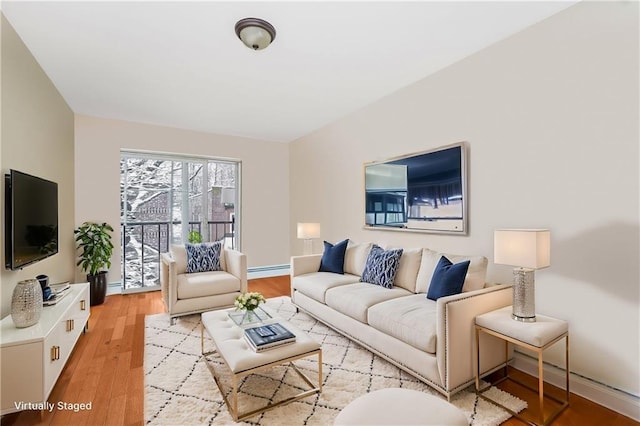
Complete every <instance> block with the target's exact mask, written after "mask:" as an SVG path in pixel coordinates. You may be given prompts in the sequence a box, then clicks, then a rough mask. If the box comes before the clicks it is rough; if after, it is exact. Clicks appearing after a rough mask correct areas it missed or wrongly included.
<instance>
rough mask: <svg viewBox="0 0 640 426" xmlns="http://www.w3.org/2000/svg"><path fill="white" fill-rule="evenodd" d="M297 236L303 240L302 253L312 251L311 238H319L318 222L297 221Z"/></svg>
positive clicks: (310, 252) (306, 253) (307, 253)
mask: <svg viewBox="0 0 640 426" xmlns="http://www.w3.org/2000/svg"><path fill="white" fill-rule="evenodd" d="M298 238H299V239H301V240H304V252H303V253H304V255H305V256H306V255H309V254H312V253H313V241H312V240H313V239H314V238H320V224H319V223H298Z"/></svg>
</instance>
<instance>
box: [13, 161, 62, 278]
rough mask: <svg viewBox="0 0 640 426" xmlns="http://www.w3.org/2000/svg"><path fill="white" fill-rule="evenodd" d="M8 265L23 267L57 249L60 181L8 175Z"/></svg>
mask: <svg viewBox="0 0 640 426" xmlns="http://www.w3.org/2000/svg"><path fill="white" fill-rule="evenodd" d="M5 238H6V239H5V267H6V268H7V269H12V270H16V269H21V268H24V267H25V266H27V265H31V264H32V263H35V262H37V261H39V260H42V259H45V258H47V257H49V256H52V255H54V254H56V253H57V252H58V184H57V183H55V182H51V181H49V180H46V179H42V178H39V177H36V176H32V175H29V174H27V173H23V172H19V171H17V170H11V171H10V173H8V174H6V175H5Z"/></svg>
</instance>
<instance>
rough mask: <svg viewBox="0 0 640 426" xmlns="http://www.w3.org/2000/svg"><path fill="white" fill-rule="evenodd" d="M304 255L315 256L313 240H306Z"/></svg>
mask: <svg viewBox="0 0 640 426" xmlns="http://www.w3.org/2000/svg"><path fill="white" fill-rule="evenodd" d="M303 254H304V255H305V256H309V255H311V254H313V240H312V239H311V238H305V239H304V248H303Z"/></svg>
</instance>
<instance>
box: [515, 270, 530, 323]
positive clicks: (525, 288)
mask: <svg viewBox="0 0 640 426" xmlns="http://www.w3.org/2000/svg"><path fill="white" fill-rule="evenodd" d="M534 274H535V271H534V270H533V269H528V268H516V269H514V270H513V313H512V314H511V318H512V319H514V320H515V321H521V322H535V321H536V306H535V305H536V296H535V287H534Z"/></svg>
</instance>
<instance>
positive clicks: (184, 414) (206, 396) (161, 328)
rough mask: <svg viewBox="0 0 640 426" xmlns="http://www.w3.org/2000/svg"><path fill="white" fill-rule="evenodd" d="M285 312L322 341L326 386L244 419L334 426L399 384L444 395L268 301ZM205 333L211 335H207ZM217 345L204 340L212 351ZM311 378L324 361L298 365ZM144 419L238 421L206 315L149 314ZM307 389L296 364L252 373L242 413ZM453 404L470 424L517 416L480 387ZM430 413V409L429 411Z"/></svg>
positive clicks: (286, 302) (497, 394)
mask: <svg viewBox="0 0 640 426" xmlns="http://www.w3.org/2000/svg"><path fill="white" fill-rule="evenodd" d="M267 303H268V305H269V306H270V307H271V308H273V309H275V310H276V311H278V314H279V315H280V316H281V317H282V318H284V319H286V320H287V321H290V322H292V323H294V324H295V325H296V326H298V327H299V328H301V329H303V330H305V331H306V332H307V333H309V334H310V335H311V336H313V338H314V339H316V340H317V341H318V342H320V343H322V364H323V365H322V373H323V378H324V380H323V388H322V393H321V394H320V395H312V396H309V397H306V398H304V399H301V400H299V401H296V402H293V403H290V404H288V405H284V406H281V407H278V408H275V409H273V410H271V411H268V412H266V413H262V414H259V415H256V416H254V417H252V418H250V419H248V420H247V421H245V422H243V423H241V424H259V425H331V424H333V420H334V419H335V417H336V416H337V415H338V413H339V412H340V410H341V409H342V408H344V407H345V406H346V405H347V404H348V403H349V402H351V401H352V400H354V399H355V398H357V397H358V396H361V395H364V394H366V393H367V392H370V391H374V390H378V389H383V388H391V387H399V388H408V389H415V390H419V391H422V392H425V393H428V394H431V395H436V396H438V397H441V398H443V397H442V395H440V394H439V393H438V392H436V391H435V390H433V389H431V388H430V387H429V386H427V385H426V384H424V383H422V382H421V381H419V380H417V379H416V378H414V377H413V376H411V375H409V374H407V373H405V372H404V371H402V370H400V369H399V368H397V367H395V366H394V365H392V364H390V363H389V362H387V361H385V360H383V359H382V358H380V357H378V356H376V355H375V354H373V353H371V352H369V351H368V350H366V349H364V348H363V347H361V346H359V345H358V344H356V343H354V342H352V341H351V340H349V339H347V338H345V337H343V336H342V335H340V334H338V333H336V332H335V331H334V330H332V329H330V328H328V327H327V326H325V325H324V324H322V323H321V322H319V321H317V320H315V319H313V318H312V317H310V316H309V315H307V314H305V313H303V312H299V313H296V311H295V308H294V306H293V305H292V304H291V302H290V299H289V298H288V297H277V298H272V299H269V300H268V301H267ZM205 336H206V334H205ZM211 348H212V342H211V340H209V339H206V340H205V350H208V349H211ZM210 359H212V360H213V362H214V363H215V365H216V372H217V374H218V375H220V376H221V377H222V381H223V389H224V390H225V392H228V394H230V391H229V389H230V380H229V379H228V377H229V376H228V374H225V373H228V371H227V369H226V367H225V366H224V365H223V364H222V361H221V360H220V359H219V358H217V357H213V358H210ZM295 364H296V366H298V367H299V368H300V369H301V370H302V371H304V372H305V374H307V376H308V377H310V378H311V380H312V381H314V378H317V374H318V373H317V371H318V368H317V358H316V357H313V358H308V359H301V360H298V361H296V362H295ZM144 372H145V383H144V389H145V391H144V394H145V395H144V403H145V407H144V408H145V422H146V423H147V424H150V425H232V424H237V423H235V422H234V421H233V419H232V418H231V416H230V414H229V412H228V411H227V407H226V405H225V403H224V400H223V399H222V396H221V394H220V391H219V390H218V387H217V386H216V384H215V382H214V381H213V378H212V377H211V373H210V372H209V370H208V369H207V367H206V365H205V362H204V358H203V356H202V355H201V346H200V315H191V316H186V317H181V318H179V319H178V320H177V321H176V324H175V325H172V326H170V325H169V316H168V314H157V315H149V316H147V317H146V318H145V347H144ZM302 389H308V387H307V386H306V385H305V384H304V383H303V382H302V380H301V379H300V378H299V377H298V375H297V374H295V372H294V371H293V369H291V368H286V367H274V368H272V369H269V370H268V371H265V372H263V373H260V374H253V375H251V376H248V377H246V378H245V379H244V381H243V382H242V385H241V387H240V392H239V397H238V399H239V405H240V412H246V411H248V410H250V409H252V408H255V407H258V406H262V405H265V404H266V403H268V402H273V401H277V400H281V399H284V398H286V397H287V396H290V395H294V394H297V393H299V392H301V390H302ZM487 392H489V393H490V395H491V397H492V398H493V399H495V400H497V401H500V402H501V403H503V404H504V405H505V406H507V407H509V408H511V409H512V410H513V411H515V412H520V411H521V410H523V409H524V408H526V405H527V404H526V402H524V401H522V400H520V399H518V398H516V397H514V396H513V395H510V394H508V393H506V392H503V391H501V390H499V389H497V388H492V389H490V390H489V391H487ZM451 403H452V404H454V405H455V406H456V407H458V408H459V409H461V410H462V411H463V412H464V413H465V415H466V416H467V418H468V419H469V424H470V425H474V426H495V425H499V424H500V423H502V422H503V421H505V420H507V419H508V418H509V417H510V414H509V413H507V412H506V411H505V410H503V409H501V408H499V407H497V406H495V405H492V404H490V403H488V402H486V401H485V400H483V399H481V398H478V397H477V396H476V394H475V392H474V391H473V387H470V388H468V389H465V390H463V391H461V392H458V393H457V394H455V395H454V396H453V397H452V399H451ZM425 415H428V413H425Z"/></svg>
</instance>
